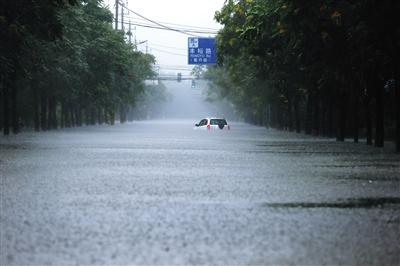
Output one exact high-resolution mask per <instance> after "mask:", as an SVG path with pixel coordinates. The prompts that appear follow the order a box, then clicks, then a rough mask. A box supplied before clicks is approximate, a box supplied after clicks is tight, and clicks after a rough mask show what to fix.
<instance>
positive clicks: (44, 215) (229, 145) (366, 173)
mask: <svg viewBox="0 0 400 266" xmlns="http://www.w3.org/2000/svg"><path fill="white" fill-rule="evenodd" d="M200 118H202V117H199V118H198V119H200ZM196 122H198V121H197V119H193V120H182V119H180V120H158V121H143V122H134V123H128V124H124V125H120V124H117V125H115V126H113V127H111V126H96V127H83V128H79V129H65V130H59V131H56V132H45V133H39V134H37V133H36V134H35V133H23V134H21V135H19V136H16V137H14V136H11V137H8V138H0V148H1V151H0V181H1V213H0V223H1V224H0V226H1V227H0V229H1V232H0V241H1V242H0V244H1V245H0V264H1V265H43V264H46V265H50V264H52V265H65V264H78V265H82V264H85V265H100V264H107V265H122V264H123V265H127V264H129V265H133V264H134V265H138V264H141V265H144V264H146V265H150V264H151V265H155V264H163V265H167V264H168V265H171V264H181V265H182V264H186V265H187V264H213V265H215V264H224V265H227V264H228V265H239V264H240V265H250V264H251V265H259V264H262V265H265V264H280V265H282V264H285V265H287V264H308V265H309V264H319V265H320V264H374V265H399V262H400V237H399V232H400V174H399V173H400V156H399V155H396V154H394V153H393V152H392V150H393V149H391V148H383V149H375V148H373V147H367V146H365V145H364V144H353V143H350V142H347V143H338V142H335V141H334V140H332V139H324V138H312V137H307V136H304V135H297V134H295V133H284V132H283V133H282V132H278V131H275V130H271V129H265V128H262V127H255V126H250V125H246V124H241V123H232V125H231V130H230V131H218V130H217V131H214V132H209V131H198V130H193V125H194V124H195V123H196Z"/></svg>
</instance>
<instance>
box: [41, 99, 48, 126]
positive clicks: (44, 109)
mask: <svg viewBox="0 0 400 266" xmlns="http://www.w3.org/2000/svg"><path fill="white" fill-rule="evenodd" d="M46 116H47V97H46V95H45V94H44V93H42V95H41V97H40V127H41V128H42V130H47V120H46Z"/></svg>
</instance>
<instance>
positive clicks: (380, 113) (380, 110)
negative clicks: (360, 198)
mask: <svg viewBox="0 0 400 266" xmlns="http://www.w3.org/2000/svg"><path fill="white" fill-rule="evenodd" d="M380 85H381V84H380V82H378V81H377V82H376V83H375V84H374V86H375V90H376V98H375V99H376V106H375V108H376V110H375V114H376V116H375V147H383V145H384V144H383V142H384V106H383V105H384V103H383V99H384V89H383V86H380Z"/></svg>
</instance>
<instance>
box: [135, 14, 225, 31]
mask: <svg viewBox="0 0 400 266" xmlns="http://www.w3.org/2000/svg"><path fill="white" fill-rule="evenodd" d="M128 18H129V19H132V20H138V21H143V20H145V19H142V18H140V17H139V18H135V17H131V16H129V15H128ZM158 23H163V24H169V25H172V26H177V27H181V28H189V29H199V30H205V31H213V32H217V31H219V29H215V28H207V27H198V26H193V25H185V24H177V23H171V22H163V21H158Z"/></svg>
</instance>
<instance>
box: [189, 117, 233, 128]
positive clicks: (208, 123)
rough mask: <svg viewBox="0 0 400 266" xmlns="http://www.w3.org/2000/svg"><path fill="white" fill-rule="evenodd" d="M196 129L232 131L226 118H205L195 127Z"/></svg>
mask: <svg viewBox="0 0 400 266" xmlns="http://www.w3.org/2000/svg"><path fill="white" fill-rule="evenodd" d="M195 129H204V130H216V129H220V130H230V129H231V127H230V126H229V125H228V123H227V122H226V119H225V118H214V117H213V118H204V119H202V120H201V121H200V122H199V123H198V124H196V125H195Z"/></svg>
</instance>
